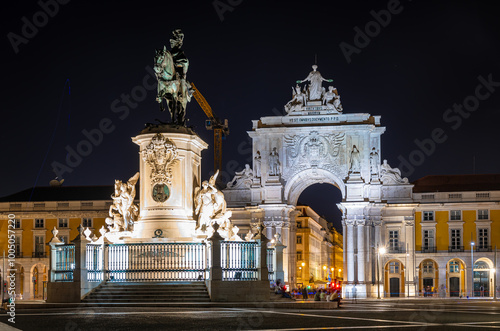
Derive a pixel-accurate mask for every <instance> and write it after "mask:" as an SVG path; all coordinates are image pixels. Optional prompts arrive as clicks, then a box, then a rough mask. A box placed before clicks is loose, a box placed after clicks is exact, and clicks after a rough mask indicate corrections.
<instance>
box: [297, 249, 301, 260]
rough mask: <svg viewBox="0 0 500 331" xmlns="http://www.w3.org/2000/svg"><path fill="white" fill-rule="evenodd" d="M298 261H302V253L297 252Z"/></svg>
mask: <svg viewBox="0 0 500 331" xmlns="http://www.w3.org/2000/svg"><path fill="white" fill-rule="evenodd" d="M300 260H302V252H301V251H298V252H297V261H300Z"/></svg>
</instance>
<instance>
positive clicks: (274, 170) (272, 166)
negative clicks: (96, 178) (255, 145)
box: [269, 147, 281, 176]
mask: <svg viewBox="0 0 500 331" xmlns="http://www.w3.org/2000/svg"><path fill="white" fill-rule="evenodd" d="M280 166H281V164H280V156H279V154H278V151H277V150H276V147H273V151H272V152H271V154H269V175H271V176H278V175H279V174H280Z"/></svg>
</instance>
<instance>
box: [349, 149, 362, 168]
mask: <svg viewBox="0 0 500 331" xmlns="http://www.w3.org/2000/svg"><path fill="white" fill-rule="evenodd" d="M350 163H351V168H350V170H349V172H350V173H360V172H361V157H360V155H359V149H358V148H357V147H356V145H352V151H351V160H350Z"/></svg>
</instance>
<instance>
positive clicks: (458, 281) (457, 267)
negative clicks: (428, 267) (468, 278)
mask: <svg viewBox="0 0 500 331" xmlns="http://www.w3.org/2000/svg"><path fill="white" fill-rule="evenodd" d="M446 278H447V285H448V293H449V296H450V297H460V296H463V295H464V293H465V263H464V262H463V261H462V260H460V259H452V260H450V261H448V263H447V264H446Z"/></svg>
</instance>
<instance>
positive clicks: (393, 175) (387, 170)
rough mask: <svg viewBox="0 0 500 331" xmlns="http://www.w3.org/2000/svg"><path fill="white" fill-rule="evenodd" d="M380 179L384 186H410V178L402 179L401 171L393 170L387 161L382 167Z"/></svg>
mask: <svg viewBox="0 0 500 331" xmlns="http://www.w3.org/2000/svg"><path fill="white" fill-rule="evenodd" d="M380 179H381V180H382V183H384V185H398V184H408V178H406V177H404V178H403V177H401V170H399V169H398V168H391V166H390V165H389V164H388V163H387V160H384V163H382V165H381V166H380Z"/></svg>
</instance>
